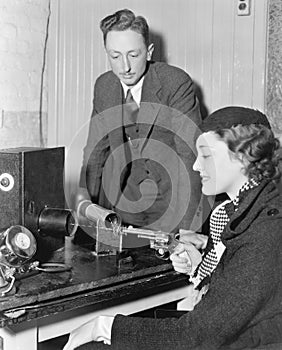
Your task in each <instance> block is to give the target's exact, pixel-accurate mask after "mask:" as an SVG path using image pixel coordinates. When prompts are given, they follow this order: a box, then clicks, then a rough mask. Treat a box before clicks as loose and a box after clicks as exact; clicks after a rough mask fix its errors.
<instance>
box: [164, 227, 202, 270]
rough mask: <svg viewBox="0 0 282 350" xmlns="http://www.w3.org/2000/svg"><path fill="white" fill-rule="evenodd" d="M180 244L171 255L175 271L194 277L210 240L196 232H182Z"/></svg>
mask: <svg viewBox="0 0 282 350" xmlns="http://www.w3.org/2000/svg"><path fill="white" fill-rule="evenodd" d="M179 234H180V235H179V239H178V240H179V244H178V245H177V246H176V247H175V248H174V251H173V253H172V254H171V255H170V260H171V261H172V266H173V268H174V270H175V271H177V272H180V273H184V274H186V275H193V274H194V271H195V269H196V268H197V266H198V265H199V263H200V262H201V261H202V254H201V251H200V250H202V249H204V248H205V247H206V245H207V240H208V238H207V237H206V236H205V235H202V234H199V233H196V232H194V231H188V230H182V229H181V230H180V231H179Z"/></svg>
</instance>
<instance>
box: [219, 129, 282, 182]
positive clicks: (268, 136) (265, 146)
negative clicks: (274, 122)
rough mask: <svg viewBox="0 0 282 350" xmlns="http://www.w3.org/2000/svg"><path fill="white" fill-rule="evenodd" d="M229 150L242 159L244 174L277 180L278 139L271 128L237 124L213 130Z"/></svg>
mask: <svg viewBox="0 0 282 350" xmlns="http://www.w3.org/2000/svg"><path fill="white" fill-rule="evenodd" d="M214 132H215V133H216V134H217V135H218V136H219V138H220V139H221V140H222V141H224V142H225V143H226V144H227V146H228V148H229V149H230V151H231V152H232V153H233V154H234V155H235V157H237V158H238V159H240V160H242V161H243V164H246V166H245V174H246V175H247V176H248V177H249V179H250V178H253V179H254V180H256V181H261V180H263V179H273V180H278V179H279V178H280V176H281V174H280V170H279V167H278V164H279V152H278V149H279V147H280V142H279V140H278V139H277V138H276V137H275V136H274V134H273V132H272V130H270V129H269V128H268V127H266V126H264V125H261V124H250V125H241V124H239V125H237V126H232V127H231V128H229V129H219V130H215V131H214Z"/></svg>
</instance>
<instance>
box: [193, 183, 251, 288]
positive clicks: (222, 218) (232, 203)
mask: <svg viewBox="0 0 282 350" xmlns="http://www.w3.org/2000/svg"><path fill="white" fill-rule="evenodd" d="M256 186H258V183H257V182H256V181H255V180H253V179H250V180H249V181H248V182H246V183H245V184H244V185H243V186H242V187H241V189H240V191H239V193H238V195H237V196H236V197H235V198H234V199H233V200H226V201H224V202H223V203H221V204H220V205H218V206H217V207H216V208H215V209H214V211H213V212H212V214H211V217H210V237H211V240H212V244H211V249H210V250H209V251H207V252H205V254H204V257H203V260H202V261H201V263H200V264H199V265H198V267H197V269H196V271H195V273H194V275H193V276H190V282H192V283H193V284H194V288H197V287H198V286H199V285H200V283H201V282H202V281H203V280H204V279H205V278H206V277H209V276H211V274H212V273H213V271H214V270H215V269H216V267H217V265H218V263H219V261H220V259H221V257H222V255H223V253H224V251H225V248H226V247H225V245H224V244H223V243H222V241H221V233H222V231H223V230H224V228H225V226H226V225H227V223H228V222H229V220H230V213H232V212H234V211H236V210H237V209H238V205H239V203H240V201H241V199H242V197H244V195H243V193H244V194H245V193H246V191H249V190H250V189H252V188H253V187H256ZM228 214H229V215H228Z"/></svg>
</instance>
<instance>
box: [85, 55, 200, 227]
mask: <svg viewBox="0 0 282 350" xmlns="http://www.w3.org/2000/svg"><path fill="white" fill-rule="evenodd" d="M122 96H123V90H122V86H121V83H120V81H119V79H118V78H117V77H116V76H115V75H114V74H113V73H112V71H109V72H106V73H104V74H103V75H101V76H100V77H99V78H98V79H97V81H96V84H95V88H94V101H93V113H92V117H91V122H90V127H89V135H88V140H87V145H86V147H85V148H84V159H83V166H82V171H81V178H80V185H81V186H82V187H87V189H88V192H89V194H90V196H91V199H92V201H93V202H94V203H97V204H99V205H101V206H104V207H107V208H114V207H115V206H116V205H117V204H118V201H119V200H120V198H121V196H122V187H123V186H124V183H125V182H126V179H127V176H128V174H127V172H126V171H125V169H126V164H127V163H128V160H127V159H126V152H125V149H124V147H125V146H124V130H123V127H122V98H123V97H122ZM200 121H201V117H200V112H199V105H198V101H197V98H196V97H195V94H194V90H193V82H192V80H191V78H190V77H189V75H188V74H187V73H185V72H184V71H183V70H181V69H179V68H176V67H173V66H169V65H167V64H165V63H160V62H154V63H150V64H149V65H148V70H147V72H146V74H145V78H144V83H143V87H142V96H141V106H140V110H139V115H138V124H140V133H139V135H140V145H139V148H138V152H139V157H141V158H146V159H148V160H149V166H153V162H152V163H151V164H150V160H153V161H154V162H157V163H159V164H161V165H162V166H163V167H164V168H165V169H166V171H167V173H168V174H169V177H170V180H171V184H172V187H171V188H172V192H171V193H172V196H171V199H170V205H169V210H168V212H167V213H166V215H165V216H164V217H163V218H161V220H160V222H159V223H158V224H159V227H158V228H159V229H163V230H172V229H174V228H175V227H179V226H181V227H185V228H189V227H190V224H191V221H192V220H193V218H194V216H195V213H196V212H197V209H198V205H199V199H200V197H201V189H200V182H199V177H198V175H197V174H195V173H194V172H193V170H192V165H193V162H194V160H195V155H194V136H195V132H196V129H197V125H198V124H199V123H200ZM172 135H173V136H172ZM156 140H157V142H155V141H156ZM198 215H199V213H198Z"/></svg>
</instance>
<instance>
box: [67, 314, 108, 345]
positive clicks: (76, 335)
mask: <svg viewBox="0 0 282 350" xmlns="http://www.w3.org/2000/svg"><path fill="white" fill-rule="evenodd" d="M113 321H114V317H112V316H98V317H95V318H94V319H92V320H90V321H88V322H87V323H84V324H83V325H82V326H80V327H78V328H76V329H74V330H73V331H72V332H71V333H70V336H69V340H68V342H67V343H66V345H65V346H64V349H63V350H74V349H75V348H77V347H79V346H80V345H83V344H86V343H89V342H92V341H103V342H104V343H105V344H108V345H110V344H111V330H112V324H113Z"/></svg>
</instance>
